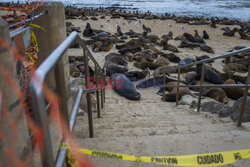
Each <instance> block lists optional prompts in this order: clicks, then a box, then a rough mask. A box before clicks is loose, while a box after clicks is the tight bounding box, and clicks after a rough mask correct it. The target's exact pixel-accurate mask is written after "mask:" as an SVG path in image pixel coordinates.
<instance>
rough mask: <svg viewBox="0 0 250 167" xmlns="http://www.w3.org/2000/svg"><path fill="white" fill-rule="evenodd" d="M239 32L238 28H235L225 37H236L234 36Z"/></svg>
mask: <svg viewBox="0 0 250 167" xmlns="http://www.w3.org/2000/svg"><path fill="white" fill-rule="evenodd" d="M236 32H238V28H234V29H233V30H229V31H226V32H224V33H223V35H224V36H228V37H234V34H235V33H236Z"/></svg>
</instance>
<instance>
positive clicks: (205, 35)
mask: <svg viewBox="0 0 250 167" xmlns="http://www.w3.org/2000/svg"><path fill="white" fill-rule="evenodd" d="M202 37H203V38H204V39H209V35H208V33H207V31H206V30H204V31H203V36H202Z"/></svg>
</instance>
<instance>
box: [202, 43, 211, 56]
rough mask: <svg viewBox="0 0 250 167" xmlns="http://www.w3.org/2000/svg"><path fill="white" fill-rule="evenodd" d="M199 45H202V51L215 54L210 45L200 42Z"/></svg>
mask: <svg viewBox="0 0 250 167" xmlns="http://www.w3.org/2000/svg"><path fill="white" fill-rule="evenodd" d="M199 47H200V50H202V51H205V52H208V53H213V54H214V50H213V48H211V47H210V46H208V45H206V44H200V45H199Z"/></svg>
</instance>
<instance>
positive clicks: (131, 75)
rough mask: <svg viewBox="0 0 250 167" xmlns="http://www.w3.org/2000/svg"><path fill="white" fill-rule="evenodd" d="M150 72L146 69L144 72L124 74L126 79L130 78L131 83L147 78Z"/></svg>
mask: <svg viewBox="0 0 250 167" xmlns="http://www.w3.org/2000/svg"><path fill="white" fill-rule="evenodd" d="M147 74H148V71H147V70H146V69H145V70H143V71H128V72H126V73H124V75H126V77H128V78H129V79H130V80H131V81H135V80H138V79H143V78H145V77H146V76H147Z"/></svg>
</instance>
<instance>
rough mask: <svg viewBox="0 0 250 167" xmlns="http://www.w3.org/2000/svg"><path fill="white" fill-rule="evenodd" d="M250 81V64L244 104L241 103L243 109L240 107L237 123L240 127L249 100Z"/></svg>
mask: <svg viewBox="0 0 250 167" xmlns="http://www.w3.org/2000/svg"><path fill="white" fill-rule="evenodd" d="M249 83H250V65H249V67H248V76H247V80H246V86H245V91H244V96H243V99H242V104H241V109H240V116H239V120H238V124H237V126H238V127H240V126H241V122H242V117H243V115H244V110H245V106H246V102H247V95H248V86H247V85H248V84H249Z"/></svg>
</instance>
